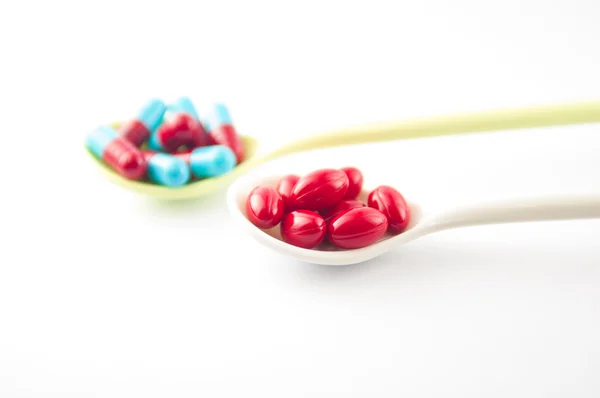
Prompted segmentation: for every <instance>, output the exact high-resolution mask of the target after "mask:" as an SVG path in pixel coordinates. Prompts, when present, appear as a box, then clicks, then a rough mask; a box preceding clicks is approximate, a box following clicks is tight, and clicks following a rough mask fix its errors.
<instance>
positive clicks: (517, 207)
mask: <svg viewBox="0 0 600 398" xmlns="http://www.w3.org/2000/svg"><path fill="white" fill-rule="evenodd" d="M280 178H281V177H280V176H275V177H266V178H265V177H264V176H263V177H254V178H252V177H251V176H247V177H245V178H241V179H239V180H238V181H236V182H235V183H234V184H232V185H231V186H230V188H229V190H228V192H227V205H228V207H229V211H230V213H231V215H232V217H233V219H235V221H236V222H237V223H238V224H239V225H240V226H242V227H243V228H244V229H245V230H246V231H247V232H248V233H250V234H251V236H252V237H253V238H254V239H256V240H257V241H258V242H259V243H261V244H263V245H264V246H266V247H268V248H270V249H272V250H274V251H276V252H278V253H280V254H283V255H284V256H288V257H290V258H294V259H296V260H300V261H304V262H308V263H313V264H323V265H350V264H356V263H360V262H363V261H367V260H370V259H372V258H375V257H377V256H379V255H381V254H383V253H386V252H388V251H390V250H392V249H393V248H396V247H397V246H402V245H404V244H406V243H408V242H410V241H412V240H415V239H417V238H420V237H422V236H425V235H428V234H432V233H435V232H440V231H443V230H448V229H453V228H460V227H470V226H477V225H486V224H502V223H515V222H531V221H553V220H575V219H593V218H600V194H590V195H571V196H569V195H565V196H544V197H537V198H535V197H533V198H516V199H509V200H506V199H505V200H499V201H495V202H481V203H477V204H473V205H468V206H464V207H459V208H455V209H453V210H449V211H443V212H440V213H438V214H427V213H426V212H423V211H422V209H421V208H420V207H419V206H418V205H416V204H413V203H409V207H410V209H411V212H412V214H411V216H412V219H411V223H410V225H409V226H408V228H407V230H406V231H404V232H403V233H401V234H399V235H395V236H387V235H386V236H385V237H384V238H382V239H381V240H379V241H378V242H377V243H375V244H373V245H371V246H367V247H364V248H360V249H353V250H342V249H333V248H328V249H303V248H300V247H296V246H293V245H290V244H288V243H285V242H284V241H283V240H281V235H280V233H279V226H276V227H274V228H272V229H270V230H261V229H259V228H257V227H255V226H254V225H253V224H252V223H251V222H250V221H249V220H248V219H247V218H246V210H245V204H246V197H247V196H248V193H249V192H250V191H251V190H252V189H253V188H254V187H256V186H257V185H270V186H273V187H274V186H275V185H276V184H277V182H278V181H279V180H280ZM367 194H368V191H366V190H363V192H362V193H361V195H360V196H359V199H362V200H363V201H364V199H365V197H366V195H367ZM365 203H366V202H365Z"/></svg>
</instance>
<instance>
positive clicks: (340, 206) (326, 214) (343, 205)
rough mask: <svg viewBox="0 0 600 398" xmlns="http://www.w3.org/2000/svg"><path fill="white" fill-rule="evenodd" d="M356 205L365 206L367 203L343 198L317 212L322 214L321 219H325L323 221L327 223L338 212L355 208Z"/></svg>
mask: <svg viewBox="0 0 600 398" xmlns="http://www.w3.org/2000/svg"><path fill="white" fill-rule="evenodd" d="M357 207H367V205H366V203H363V202H361V201H360V200H356V199H344V200H342V201H340V202H338V203H337V204H335V205H333V206H332V207H328V208H326V209H323V210H319V214H321V216H323V219H324V220H325V222H326V223H327V224H329V222H330V221H331V220H332V219H333V218H334V217H335V216H337V215H338V214H340V213H342V212H344V211H346V210H350V209H356V208H357Z"/></svg>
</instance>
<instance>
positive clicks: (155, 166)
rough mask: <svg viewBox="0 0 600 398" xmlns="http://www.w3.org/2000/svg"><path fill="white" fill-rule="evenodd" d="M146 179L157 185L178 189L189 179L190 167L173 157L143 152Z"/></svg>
mask: <svg viewBox="0 0 600 398" xmlns="http://www.w3.org/2000/svg"><path fill="white" fill-rule="evenodd" d="M144 156H145V157H146V162H147V163H148V170H147V172H146V173H147V175H148V178H149V179H150V180H151V181H152V182H154V183H156V184H159V185H164V186H167V187H180V186H182V185H185V184H187V183H188V182H189V180H190V178H191V171H190V166H189V165H188V164H187V163H186V162H185V161H183V160H182V159H179V158H177V157H175V156H173V155H169V154H166V153H155V152H149V151H145V152H144Z"/></svg>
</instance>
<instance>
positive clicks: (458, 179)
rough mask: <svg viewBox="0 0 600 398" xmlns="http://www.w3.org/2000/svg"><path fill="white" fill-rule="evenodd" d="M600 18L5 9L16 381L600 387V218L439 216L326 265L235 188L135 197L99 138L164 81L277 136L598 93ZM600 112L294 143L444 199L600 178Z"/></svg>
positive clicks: (371, 390)
mask: <svg viewBox="0 0 600 398" xmlns="http://www.w3.org/2000/svg"><path fill="white" fill-rule="evenodd" d="M599 18H600V9H599V7H598V3H597V1H595V0H588V1H585V0H576V1H575V0H570V1H566V0H565V1H563V0H557V1H555V2H554V3H551V2H548V1H542V0H540V1H534V0H524V1H523V0H521V1H517V0H504V1H497V2H491V1H475V0H473V1H467V0H459V1H452V2H446V1H442V0H438V1H416V0H415V1H389V2H377V1H370V2H368V3H367V2H350V1H345V2H342V1H339V2H333V1H319V2H317V1H315V2H312V1H302V2H281V1H280V2H275V1H272V2H267V1H251V2H250V1H248V2H242V1H239V2H233V1H214V2H212V1H211V2H208V1H194V2H192V1H189V2H183V1H179V2H178V1H168V2H150V1H145V2H142V1H140V2H137V3H134V2H131V1H130V2H126V1H108V0H105V1H102V2H99V1H98V2H91V1H88V2H75V1H72V2H67V1H53V2H50V1H44V2H42V1H39V2H5V3H3V4H2V5H1V6H0V42H1V44H2V56H0V58H1V61H0V71H1V73H0V101H1V104H0V105H1V107H0V109H1V110H0V112H1V114H2V118H3V125H2V135H3V137H4V139H3V144H2V156H1V157H0V164H1V165H2V170H3V171H2V174H1V176H2V181H3V184H4V185H3V186H4V188H2V189H1V192H2V199H1V200H2V207H1V210H0V212H1V214H0V215H1V222H0V225H1V226H2V230H3V237H2V240H1V241H0V242H1V243H0V249H1V250H0V397H2V398H16V397H36V398H38V397H63V398H64V397H111V398H115V397H138V396H139V397H145V398H151V397H152V398H153V397H179V398H183V397H245V396H254V395H256V396H260V397H306V396H311V397H327V398H332V397H345V398H346V397H369V398H374V397H398V396H409V397H434V396H436V397H437V396H440V397H441V396H444V397H450V396H452V397H454V396H455V397H482V396H485V397H505V396H513V397H514V396H519V397H559V396H560V397H562V396H569V397H597V396H598V395H599V394H600V378H598V374H599V373H600V339H599V338H598V336H599V335H600V319H599V315H598V314H599V312H598V309H599V306H600V289H598V286H599V285H600V267H599V265H600V245H598V237H599V236H600V223H599V222H596V221H586V222H563V223H546V224H529V225H511V226H497V227H481V228H473V229H465V230H461V231H452V232H445V233H440V234H438V235H435V236H431V237H428V238H424V239H422V240H419V241H416V242H413V243H411V244H410V245H409V246H406V247H404V248H402V249H401V250H398V251H396V252H394V253H389V254H387V255H385V256H383V257H382V258H380V259H377V260H373V261H371V262H368V263H365V264H360V265H357V266H353V267H347V268H332V267H322V266H314V265H309V264H302V263H297V262H294V261H289V260H287V259H285V258H282V257H279V256H278V255H275V254H273V253H270V252H268V251H267V250H266V249H263V248H261V247H257V245H256V244H255V243H254V241H252V240H250V239H249V238H247V237H245V236H244V235H243V234H242V233H241V232H240V231H237V230H236V229H235V228H234V227H233V225H232V224H231V223H230V221H229V218H228V213H227V211H226V208H225V205H224V195H225V191H223V192H220V193H217V194H215V195H213V196H212V197H209V198H202V199H199V200H195V201H190V202H180V203H161V202H157V201H153V200H149V199H148V198H144V197H140V196H137V195H134V194H131V193H129V192H126V191H124V190H122V189H120V188H118V187H116V186H114V185H112V184H110V183H109V182H106V181H105V180H103V179H102V178H101V176H100V175H99V174H98V173H97V170H96V169H95V168H93V167H92V164H91V162H90V160H89V159H87V158H86V155H85V153H84V150H83V146H82V143H83V138H84V136H85V134H86V133H87V132H88V131H89V130H90V129H92V128H94V127H95V126H96V125H98V124H101V123H106V122H109V121H113V120H120V119H124V118H128V117H131V116H132V115H133V114H135V112H136V110H137V109H138V107H139V106H140V105H141V104H142V103H143V102H144V101H146V100H147V99H148V98H149V97H154V96H158V97H162V98H164V99H167V100H168V99H171V98H174V97H177V96H179V95H189V96H191V97H192V98H193V99H194V100H195V101H196V102H197V103H198V105H199V106H200V107H202V106H204V105H206V104H209V103H211V102H213V101H219V100H220V101H224V102H226V103H227V104H228V105H229V107H230V109H231V111H232V115H233V117H234V119H235V120H236V123H237V126H238V129H239V130H240V131H241V132H243V133H245V134H249V135H253V136H256V137H257V138H260V140H261V142H262V141H263V140H264V143H265V145H273V144H275V143H276V142H279V141H282V142H283V141H288V140H291V139H293V138H295V137H300V136H305V135H306V134H313V133H318V132H319V131H324V130H327V129H329V128H336V127H343V126H345V125H352V124H355V123H362V122H371V121H378V120H385V119H401V118H405V117H413V116H425V115H436V114H442V113H451V112H455V111H467V110H477V109H487V108H501V107H505V106H519V105H527V104H543V103H552V102H563V101H571V100H583V99H593V98H597V97H599V96H600V94H599V93H600V78H599V77H598V76H599V71H600V55H599V54H600V51H598V38H599V37H600V28H599V26H600V25H599V24H598V20H599ZM599 131H600V126H594V125H591V126H578V127H563V128H551V129H537V130H533V131H514V132H502V133H498V134H482V135H472V136H462V137H448V138H434V139H426V140H414V141H405V142H397V143H393V144H379V145H367V146H361V147H352V148H343V149H335V150H329V151H320V152H315V153H312V154H310V153H307V154H299V155H295V156H293V157H290V158H285V159H281V160H278V161H277V162H282V163H288V164H289V162H309V161H310V162H314V164H315V166H317V165H324V166H325V165H327V164H328V162H337V163H340V162H341V163H348V164H351V165H356V166H358V167H360V168H362V169H363V171H364V173H365V176H366V179H367V184H374V183H376V182H379V181H381V182H386V183H389V184H392V185H395V186H396V187H397V188H398V189H399V190H401V191H402V192H403V193H404V194H405V195H406V196H407V197H410V198H411V199H415V200H419V201H422V203H424V204H426V205H428V206H430V208H432V209H433V208H435V207H436V206H447V205H452V204H454V203H461V202H462V201H464V200H474V199H479V198H481V199H484V198H494V197H498V196H504V195H518V194H523V195H525V194H543V193H553V192H560V193H571V192H573V193H575V192H600V178H599V177H600V158H599V155H598V153H599V147H600V140H599V139H598V132H599ZM325 154H327V156H325ZM264 167H273V168H275V169H276V168H277V164H276V162H273V163H272V164H268V165H265V166H264Z"/></svg>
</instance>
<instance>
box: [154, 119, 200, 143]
mask: <svg viewBox="0 0 600 398" xmlns="http://www.w3.org/2000/svg"><path fill="white" fill-rule="evenodd" d="M156 134H157V138H158V141H159V142H160V144H161V145H162V147H163V148H164V149H165V150H166V151H168V152H175V151H176V150H177V149H178V148H179V147H181V146H186V147H188V148H190V149H193V148H197V147H199V146H204V145H206V143H207V134H206V130H204V126H202V124H201V123H200V122H199V121H198V120H196V119H194V117H193V116H190V115H188V114H187V113H177V114H175V115H173V117H171V118H170V119H168V120H165V122H164V123H163V124H162V125H161V126H160V127H159V128H158V130H157V131H156Z"/></svg>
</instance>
